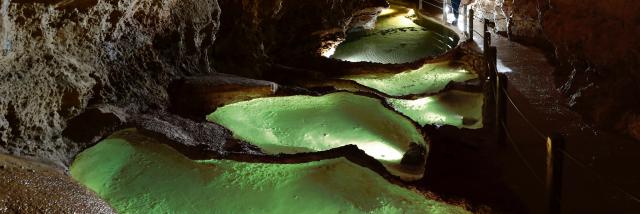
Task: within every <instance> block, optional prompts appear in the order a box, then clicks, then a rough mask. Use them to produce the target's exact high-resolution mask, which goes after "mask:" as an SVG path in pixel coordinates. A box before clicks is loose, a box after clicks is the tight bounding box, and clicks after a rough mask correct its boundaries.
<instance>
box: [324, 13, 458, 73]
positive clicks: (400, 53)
mask: <svg viewBox="0 0 640 214" xmlns="http://www.w3.org/2000/svg"><path fill="white" fill-rule="evenodd" d="M415 19H416V18H415V13H414V12H413V10H412V9H409V8H405V7H396V6H392V7H391V8H389V9H387V10H385V11H384V12H383V13H382V14H380V16H378V22H377V23H376V26H375V28H374V30H372V31H358V32H351V33H349V34H348V35H347V39H346V41H344V42H342V43H341V44H340V45H339V46H338V47H337V48H336V50H335V52H334V54H333V55H332V56H331V57H332V58H335V59H342V60H346V61H350V62H378V63H407V62H413V61H416V60H419V59H422V58H425V57H430V56H438V55H441V54H444V53H446V52H447V51H449V50H451V48H453V47H454V46H456V44H457V43H458V40H459V38H458V36H457V35H456V34H455V33H454V32H452V31H450V30H448V29H446V28H445V27H443V26H440V25H435V24H434V25H429V28H428V29H427V28H425V27H424V26H422V25H418V24H416V22H414V20H415ZM423 21H424V20H423Z"/></svg>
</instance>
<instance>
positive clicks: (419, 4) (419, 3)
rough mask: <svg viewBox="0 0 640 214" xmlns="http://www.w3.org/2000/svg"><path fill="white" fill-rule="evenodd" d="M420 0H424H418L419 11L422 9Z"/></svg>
mask: <svg viewBox="0 0 640 214" xmlns="http://www.w3.org/2000/svg"><path fill="white" fill-rule="evenodd" d="M422 1H424V0H418V9H419V10H420V11H422Z"/></svg>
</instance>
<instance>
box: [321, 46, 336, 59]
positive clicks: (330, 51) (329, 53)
mask: <svg viewBox="0 0 640 214" xmlns="http://www.w3.org/2000/svg"><path fill="white" fill-rule="evenodd" d="M336 47H337V46H333V47H331V48H329V49H328V50H325V51H324V52H323V53H322V56H323V57H326V58H331V56H333V54H334V53H336Z"/></svg>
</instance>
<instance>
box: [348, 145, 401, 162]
mask: <svg viewBox="0 0 640 214" xmlns="http://www.w3.org/2000/svg"><path fill="white" fill-rule="evenodd" d="M358 148H360V149H362V150H364V153H367V155H369V156H371V157H373V158H375V159H378V160H386V161H399V160H401V159H402V155H403V154H402V152H401V151H399V150H397V149H396V148H393V147H391V146H389V145H387V144H385V143H379V142H371V143H358Z"/></svg>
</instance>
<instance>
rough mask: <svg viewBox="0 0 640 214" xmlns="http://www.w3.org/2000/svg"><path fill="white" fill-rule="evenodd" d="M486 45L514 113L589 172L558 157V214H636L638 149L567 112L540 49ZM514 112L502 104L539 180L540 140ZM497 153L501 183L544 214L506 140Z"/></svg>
mask: <svg viewBox="0 0 640 214" xmlns="http://www.w3.org/2000/svg"><path fill="white" fill-rule="evenodd" d="M475 28H476V29H482V25H481V23H478V22H477V23H475ZM474 40H475V41H477V43H479V45H480V46H482V44H481V43H482V42H478V41H482V38H480V37H479V36H478V35H475V34H474ZM491 44H492V45H493V46H496V47H497V50H498V63H497V64H498V71H499V72H501V73H504V74H506V76H507V77H508V80H509V84H508V93H509V94H510V97H511V98H512V99H513V102H514V103H515V105H516V106H517V107H518V110H519V111H520V112H522V113H523V114H524V115H525V116H526V118H527V119H528V120H529V121H530V122H531V124H532V125H533V126H535V127H537V129H538V130H540V132H541V134H542V135H549V134H551V133H562V134H563V135H564V137H565V140H566V151H567V152H568V153H569V154H571V155H572V156H573V157H574V158H575V159H577V160H578V161H580V162H582V163H584V165H585V166H586V167H588V168H590V169H589V170H586V169H585V168H583V167H582V166H580V165H579V164H576V163H575V162H574V161H573V160H571V159H568V158H564V163H565V167H564V173H563V176H564V177H563V185H564V187H563V190H562V200H563V201H562V212H563V213H629V211H631V210H636V211H637V210H640V201H636V200H635V199H633V197H635V196H638V195H640V171H638V170H632V169H630V168H629V166H630V164H631V165H633V164H635V163H640V156H638V155H637V154H639V153H640V144H638V143H637V142H635V141H633V140H631V139H629V138H626V137H623V136H620V135H616V134H612V133H607V132H605V131H601V130H598V128H595V127H592V126H589V125H588V124H587V123H586V122H585V121H583V120H582V118H581V117H580V116H579V115H578V114H577V113H575V112H574V111H572V110H571V109H570V108H569V107H568V105H567V103H568V101H567V98H566V97H565V96H564V95H562V94H561V93H560V91H559V90H557V88H559V87H558V86H556V85H555V83H554V79H553V78H554V77H553V71H554V67H553V65H552V64H551V63H550V62H549V61H548V60H547V58H546V57H545V56H544V54H543V51H542V50H539V49H536V48H530V47H527V46H524V45H522V44H519V43H515V42H512V41H509V40H508V38H505V37H503V36H500V35H497V34H492V41H491ZM481 48H482V47H481ZM518 110H516V109H515V108H513V107H512V106H511V105H509V104H508V105H507V126H508V128H509V132H510V133H511V137H512V138H513V139H515V140H514V142H515V145H517V146H518V148H519V150H520V151H521V152H522V154H523V156H524V157H525V158H526V160H527V161H528V162H529V163H530V164H531V166H532V168H533V170H534V171H535V172H536V173H537V175H538V177H540V178H542V179H544V175H545V174H544V173H545V139H543V138H542V136H540V134H537V133H536V132H535V131H534V130H533V129H532V128H531V125H529V124H528V123H527V121H525V120H524V119H522V117H520V116H519V115H518ZM499 151H500V152H499V154H500V155H499V158H500V160H501V161H500V163H502V164H501V167H502V171H503V172H504V175H505V178H504V179H505V180H508V181H509V183H510V185H511V187H512V189H513V190H514V192H516V193H517V194H518V195H520V198H521V199H522V200H523V201H524V202H525V204H526V205H527V207H528V211H529V212H530V213H543V212H546V211H545V207H546V201H545V200H544V198H545V197H544V185H542V183H540V182H539V181H538V179H536V178H535V177H534V176H532V175H531V172H530V171H529V170H528V169H527V168H526V167H525V165H524V164H523V162H522V161H521V160H520V158H519V157H518V155H517V153H516V151H515V150H514V147H513V145H512V144H510V143H509V141H507V145H506V146H504V148H502V149H500V150H499ZM593 172H595V173H597V174H598V175H595V174H594V173H593ZM620 190H625V191H626V192H627V193H629V194H631V195H635V196H630V195H628V194H627V193H623V192H622V191H620Z"/></svg>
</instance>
